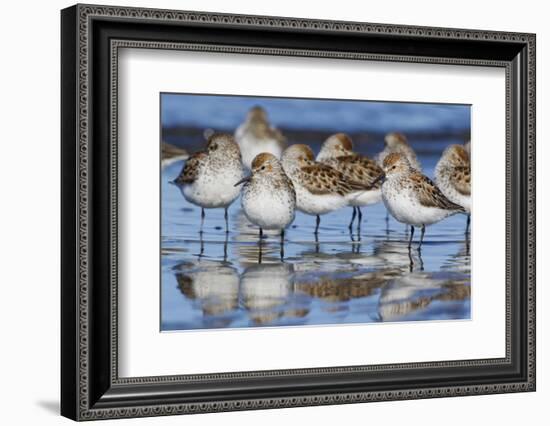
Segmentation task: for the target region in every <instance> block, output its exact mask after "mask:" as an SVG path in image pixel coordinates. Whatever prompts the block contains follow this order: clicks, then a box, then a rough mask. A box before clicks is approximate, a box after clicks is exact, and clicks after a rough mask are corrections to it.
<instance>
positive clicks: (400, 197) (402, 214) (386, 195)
mask: <svg viewBox="0 0 550 426" xmlns="http://www.w3.org/2000/svg"><path fill="white" fill-rule="evenodd" d="M386 185H387V183H385V184H384V185H383V186H382V199H383V201H384V205H385V206H386V208H387V209H388V211H389V212H390V214H391V215H392V216H393V217H394V218H395V219H396V220H397V221H398V222H402V223H406V224H409V225H413V226H422V225H431V224H433V223H436V222H439V221H440V220H443V219H445V218H446V217H448V216H450V215H452V214H453V213H455V212H453V211H450V210H444V209H440V208H437V207H425V206H423V205H421V204H420V203H419V202H418V200H417V198H416V196H415V194H414V193H412V192H411V191H410V190H408V189H403V190H401V191H391V190H387V189H386Z"/></svg>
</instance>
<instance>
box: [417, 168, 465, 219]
mask: <svg viewBox="0 0 550 426" xmlns="http://www.w3.org/2000/svg"><path fill="white" fill-rule="evenodd" d="M409 181H410V183H409V185H410V186H411V187H412V188H414V191H415V192H416V194H417V196H418V201H419V202H420V204H422V205H423V206H424V207H437V208H439V209H444V210H458V211H461V212H463V211H464V208H463V207H462V206H459V205H458V204H455V203H453V202H452V201H449V199H448V198H447V197H445V195H443V193H442V192H441V191H440V190H439V188H438V187H437V186H436V185H435V183H433V182H432V180H431V179H430V178H428V177H427V176H424V175H423V174H422V173H419V172H417V171H413V172H412V173H411V174H410V175H409Z"/></svg>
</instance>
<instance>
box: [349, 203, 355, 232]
mask: <svg viewBox="0 0 550 426" xmlns="http://www.w3.org/2000/svg"><path fill="white" fill-rule="evenodd" d="M356 215H357V208H356V207H353V213H352V214H351V222H350V223H349V227H348V228H349V233H350V234H351V232H352V231H351V230H352V229H353V222H354V221H355V216H356Z"/></svg>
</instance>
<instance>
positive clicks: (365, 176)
mask: <svg viewBox="0 0 550 426" xmlns="http://www.w3.org/2000/svg"><path fill="white" fill-rule="evenodd" d="M331 166H333V167H334V168H336V169H337V170H338V171H340V172H342V173H343V174H344V175H345V177H346V179H347V180H348V181H350V182H354V183H357V184H360V185H363V186H365V187H368V188H370V187H371V185H372V183H373V182H375V181H376V179H377V178H378V177H380V175H381V174H382V172H383V171H382V168H381V167H380V166H379V165H378V164H376V162H375V161H374V160H371V159H370V158H368V157H366V156H363V155H349V156H345V157H339V158H336V159H335V161H334V162H333V163H331ZM381 185H382V181H381V180H379V181H378V182H376V183H375V185H374V188H380V186H381Z"/></svg>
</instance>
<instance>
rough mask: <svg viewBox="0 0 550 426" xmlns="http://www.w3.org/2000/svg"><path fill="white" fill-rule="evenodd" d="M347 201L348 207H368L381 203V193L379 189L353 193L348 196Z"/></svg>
mask: <svg viewBox="0 0 550 426" xmlns="http://www.w3.org/2000/svg"><path fill="white" fill-rule="evenodd" d="M347 199H348V202H349V205H350V206H354V207H362V206H369V205H371V204H376V203H379V202H380V201H382V191H381V190H380V189H375V190H372V191H361V192H354V193H352V194H350V195H349V196H348V197H347Z"/></svg>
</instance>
